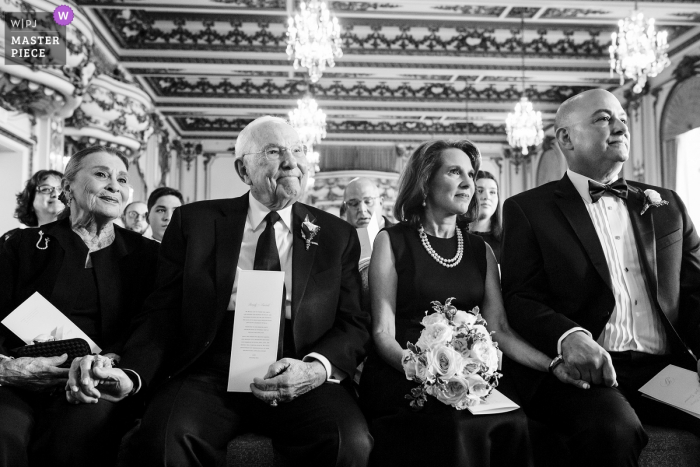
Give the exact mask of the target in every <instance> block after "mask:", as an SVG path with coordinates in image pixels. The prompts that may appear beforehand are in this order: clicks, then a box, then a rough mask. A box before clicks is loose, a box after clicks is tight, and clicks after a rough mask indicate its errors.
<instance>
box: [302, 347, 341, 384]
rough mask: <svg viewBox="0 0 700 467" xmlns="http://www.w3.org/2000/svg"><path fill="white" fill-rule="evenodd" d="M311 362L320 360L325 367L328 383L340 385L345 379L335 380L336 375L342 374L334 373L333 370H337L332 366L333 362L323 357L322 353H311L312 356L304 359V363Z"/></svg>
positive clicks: (309, 355)
mask: <svg viewBox="0 0 700 467" xmlns="http://www.w3.org/2000/svg"><path fill="white" fill-rule="evenodd" d="M309 360H318V361H319V362H320V363H321V365H323V367H324V368H325V369H326V382H327V383H335V384H339V383H340V381H341V380H342V379H343V378H342V377H340V378H333V376H334V375H338V374H340V373H341V372H340V371H336V372H334V371H333V370H334V369H336V368H335V367H334V366H333V365H331V362H330V361H329V360H328V359H327V358H326V357H324V356H323V355H321V354H320V353H316V352H311V353H310V354H308V355H307V356H306V357H304V358H303V359H302V362H308V361H309Z"/></svg>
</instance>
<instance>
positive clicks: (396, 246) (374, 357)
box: [360, 140, 583, 467]
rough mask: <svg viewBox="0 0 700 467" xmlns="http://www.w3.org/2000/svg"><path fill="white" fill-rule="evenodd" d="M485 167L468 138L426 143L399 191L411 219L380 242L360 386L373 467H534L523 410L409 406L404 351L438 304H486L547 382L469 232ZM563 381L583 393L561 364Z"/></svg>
mask: <svg viewBox="0 0 700 467" xmlns="http://www.w3.org/2000/svg"><path fill="white" fill-rule="evenodd" d="M480 162H481V155H480V154H479V150H478V149H477V148H476V147H475V146H474V145H473V144H472V143H471V142H470V141H467V140H462V141H440V140H435V141H429V142H427V143H423V144H421V145H420V146H419V147H418V148H417V149H416V151H415V152H414V153H413V154H412V155H411V157H410V158H409V160H408V162H407V164H406V166H405V168H404V172H403V174H402V175H401V181H400V183H399V194H398V197H397V200H396V205H395V207H394V212H395V216H396V218H397V219H403V221H402V222H401V223H399V224H397V225H394V226H392V227H389V228H387V229H386V230H384V231H382V232H380V233H379V235H377V239H376V240H375V242H374V250H373V252H372V260H371V262H370V266H369V284H370V293H371V300H372V332H373V337H374V344H375V348H376V353H370V355H369V357H368V358H367V362H366V363H365V367H364V370H363V373H362V379H361V380H360V396H361V397H360V402H361V403H362V405H363V406H364V407H365V408H366V409H367V410H366V413H367V414H368V417H369V420H370V432H371V433H372V436H374V439H375V446H374V450H373V452H372V464H373V465H377V466H385V465H396V466H399V465H400V466H408V465H411V466H426V465H454V466H457V465H460V466H462V465H463V466H467V465H469V466H472V465H473V466H496V465H498V466H508V467H511V466H516V465H519V466H530V465H532V456H531V451H530V438H529V435H528V425H527V418H526V417H525V413H524V412H523V411H522V410H516V411H513V412H507V413H503V414H497V415H472V414H471V413H470V412H469V411H468V410H457V409H455V408H453V407H451V406H448V405H445V404H443V403H442V402H440V401H438V400H437V399H436V398H434V397H432V396H430V397H428V400H427V402H426V403H425V405H424V407H423V408H422V409H420V410H418V411H416V410H414V409H413V408H412V407H410V405H409V403H410V401H409V400H407V398H406V395H409V394H411V390H412V389H413V388H416V387H417V386H418V385H417V383H415V382H414V381H412V380H408V379H406V375H405V372H404V369H403V366H402V360H403V357H404V355H405V354H406V352H407V350H406V345H407V344H406V343H407V342H411V343H413V344H415V343H416V342H417V341H418V338H419V336H420V333H421V330H422V325H421V320H422V319H423V318H424V317H425V313H426V310H430V309H431V302H433V301H435V300H437V301H440V302H441V303H442V302H445V300H447V299H448V298H450V297H454V298H455V300H454V301H453V302H452V303H453V305H454V306H456V307H457V308H458V309H460V310H464V311H469V310H472V309H473V308H474V307H476V306H478V307H479V308H480V311H481V313H482V315H483V317H484V318H485V319H486V321H487V323H488V325H487V328H488V331H490V332H493V333H494V334H493V339H494V340H495V341H496V342H498V344H499V347H500V348H501V350H502V351H503V352H505V353H506V354H508V355H510V356H511V357H512V358H514V359H516V360H517V361H519V362H521V363H522V364H524V365H527V366H529V367H531V368H533V369H535V370H537V372H539V373H542V374H546V373H547V370H548V368H549V364H550V362H551V358H549V357H547V356H546V355H545V354H543V353H541V352H539V351H537V350H535V349H534V348H533V347H531V346H530V345H529V344H527V343H526V342H524V341H523V340H522V339H521V338H520V337H519V336H518V335H517V334H516V333H515V332H513V331H512V330H511V328H510V327H509V326H508V320H507V319H506V314H505V311H504V309H503V302H502V299H501V289H500V283H499V277H498V264H497V263H496V259H495V258H494V255H493V252H492V251H491V248H489V246H488V245H486V244H485V243H484V241H483V239H482V238H481V237H478V236H476V235H471V234H469V233H468V232H467V231H466V229H465V227H466V226H467V223H468V222H469V221H470V220H472V219H475V218H476V217H477V212H478V209H479V206H478V203H477V201H476V199H475V197H474V189H475V185H474V177H475V175H476V172H477V171H478V170H479V164H480ZM556 377H557V378H558V379H559V380H561V381H563V382H565V383H571V384H575V385H578V386H579V387H583V384H582V383H581V382H580V381H574V380H572V379H571V378H570V377H569V376H568V374H567V368H566V367H563V366H559V367H558V368H557V371H556ZM513 379H514V378H513V376H511V375H510V374H508V373H505V375H504V376H503V378H502V379H501V380H500V384H499V386H498V390H499V391H501V392H503V393H504V394H506V395H507V396H508V397H510V398H512V399H516V396H515V394H514V390H513ZM571 387H574V386H571Z"/></svg>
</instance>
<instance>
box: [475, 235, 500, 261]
mask: <svg viewBox="0 0 700 467" xmlns="http://www.w3.org/2000/svg"><path fill="white" fill-rule="evenodd" d="M470 233H473V234H474V235H478V236H479V237H481V238H483V239H484V241H485V242H486V243H488V244H489V246H490V247H491V249H492V250H493V254H494V256H495V257H496V261H498V263H499V264H500V263H501V241H500V240H499V239H497V238H496V236H495V235H494V234H493V233H491V232H470Z"/></svg>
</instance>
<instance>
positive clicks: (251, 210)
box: [248, 193, 294, 232]
mask: <svg viewBox="0 0 700 467" xmlns="http://www.w3.org/2000/svg"><path fill="white" fill-rule="evenodd" d="M248 199H249V201H250V203H249V207H248V222H249V223H250V226H251V227H252V228H253V230H258V227H260V224H261V223H262V221H264V220H265V216H267V213H268V212H270V209H268V208H267V206H265V205H264V204H262V203H261V202H260V201H258V200H257V199H255V197H254V196H253V193H248ZM292 206H294V205H293V204H292V205H291V206H288V207H286V208H284V209H280V210H279V211H277V214H279V215H280V220H281V221H282V223H283V224H284V226H285V227H286V228H287V230H288V231H289V232H291V231H292Z"/></svg>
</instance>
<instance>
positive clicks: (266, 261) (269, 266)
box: [253, 211, 294, 359]
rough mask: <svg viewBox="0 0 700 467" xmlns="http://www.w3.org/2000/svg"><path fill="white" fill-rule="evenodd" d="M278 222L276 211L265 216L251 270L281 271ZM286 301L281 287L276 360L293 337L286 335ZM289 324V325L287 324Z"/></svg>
mask: <svg viewBox="0 0 700 467" xmlns="http://www.w3.org/2000/svg"><path fill="white" fill-rule="evenodd" d="M278 220H280V215H279V214H277V211H270V212H269V213H268V214H267V216H265V221H267V225H265V230H263V233H262V234H260V238H258V245H257V247H255V260H254V261H253V269H255V270H257V271H281V270H282V267H281V265H280V253H279V250H278V249H277V240H276V239H275V224H276V223H277V221H278ZM286 301H287V287H286V286H283V287H282V311H281V312H280V335H279V340H278V343H277V359H280V358H282V357H283V356H284V355H285V348H284V346H285V344H287V345H293V342H294V341H293V337H291V335H289V336H288V335H287V334H289V333H291V331H292V326H291V325H285V324H287V323H285V321H286V320H285V311H286V309H287V307H286ZM289 324H291V323H289Z"/></svg>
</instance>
